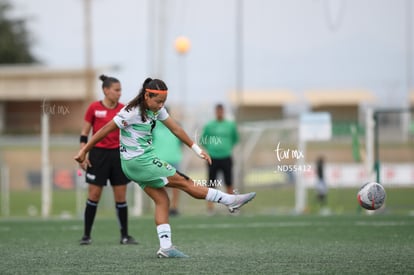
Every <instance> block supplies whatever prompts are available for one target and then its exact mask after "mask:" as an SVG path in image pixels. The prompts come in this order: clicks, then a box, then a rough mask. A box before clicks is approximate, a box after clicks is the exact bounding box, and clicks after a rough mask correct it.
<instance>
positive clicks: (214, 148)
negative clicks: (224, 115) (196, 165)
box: [199, 120, 239, 158]
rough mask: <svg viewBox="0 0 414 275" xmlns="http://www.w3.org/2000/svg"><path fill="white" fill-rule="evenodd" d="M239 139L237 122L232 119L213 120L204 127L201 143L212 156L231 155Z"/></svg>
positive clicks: (222, 156)
mask: <svg viewBox="0 0 414 275" xmlns="http://www.w3.org/2000/svg"><path fill="white" fill-rule="evenodd" d="M238 141H239V133H238V131H237V126H236V123H235V122H233V121H230V120H213V121H211V122H209V123H207V125H206V126H205V127H204V129H203V133H202V135H201V138H200V141H199V142H200V144H201V145H202V146H204V148H205V149H206V150H207V152H208V153H209V155H210V156H211V157H212V158H227V157H231V155H232V151H233V147H234V146H235V145H236V144H237V142H238Z"/></svg>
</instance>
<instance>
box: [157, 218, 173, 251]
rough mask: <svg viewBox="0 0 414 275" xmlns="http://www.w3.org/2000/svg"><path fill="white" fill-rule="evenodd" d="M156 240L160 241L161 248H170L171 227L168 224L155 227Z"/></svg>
mask: <svg viewBox="0 0 414 275" xmlns="http://www.w3.org/2000/svg"><path fill="white" fill-rule="evenodd" d="M157 233H158V239H159V240H160V247H161V248H170V247H171V246H172V243H171V227H170V225H169V224H168V223H164V224H160V225H158V226H157Z"/></svg>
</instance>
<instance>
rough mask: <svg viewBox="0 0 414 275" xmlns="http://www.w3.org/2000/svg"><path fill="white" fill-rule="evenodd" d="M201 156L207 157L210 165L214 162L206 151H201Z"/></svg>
mask: <svg viewBox="0 0 414 275" xmlns="http://www.w3.org/2000/svg"><path fill="white" fill-rule="evenodd" d="M201 157H202V158H203V159H205V160H206V161H207V162H208V164H209V165H211V163H212V161H211V158H210V156H209V155H208V154H207V153H206V152H204V151H203V152H201Z"/></svg>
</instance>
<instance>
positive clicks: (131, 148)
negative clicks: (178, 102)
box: [113, 107, 169, 160]
mask: <svg viewBox="0 0 414 275" xmlns="http://www.w3.org/2000/svg"><path fill="white" fill-rule="evenodd" d="M146 114H147V118H148V119H147V120H146V121H145V122H144V121H142V119H141V112H140V111H139V108H132V109H131V110H129V111H126V110H125V107H124V108H122V110H121V111H119V113H118V114H117V115H116V116H115V117H114V118H113V120H114V122H115V124H116V125H117V126H118V128H119V129H120V143H121V147H120V152H121V158H122V159H125V160H128V159H132V158H135V157H139V156H141V155H143V154H144V153H145V154H147V153H154V152H153V150H154V147H153V146H152V130H153V128H154V126H155V122H156V120H166V119H167V118H168V117H169V115H168V112H167V110H166V109H165V108H162V109H161V110H159V111H158V112H156V113H154V112H152V111H150V110H147V113H146Z"/></svg>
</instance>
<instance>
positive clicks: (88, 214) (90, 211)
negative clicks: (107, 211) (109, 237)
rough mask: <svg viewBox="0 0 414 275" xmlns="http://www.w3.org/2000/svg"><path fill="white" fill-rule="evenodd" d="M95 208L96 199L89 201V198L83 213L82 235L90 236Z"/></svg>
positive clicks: (96, 205)
mask: <svg viewBox="0 0 414 275" xmlns="http://www.w3.org/2000/svg"><path fill="white" fill-rule="evenodd" d="M97 208H98V202H97V201H91V200H87V201H86V207H85V214H84V219H85V224H84V236H88V237H90V236H91V230H92V225H93V222H94V220H95V216H96V209H97Z"/></svg>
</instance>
